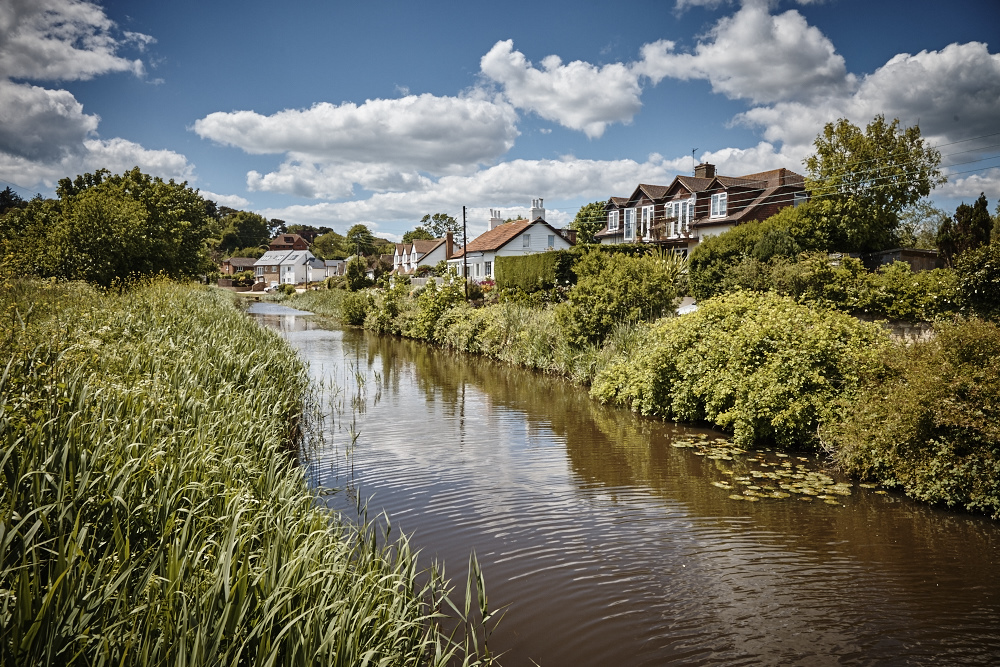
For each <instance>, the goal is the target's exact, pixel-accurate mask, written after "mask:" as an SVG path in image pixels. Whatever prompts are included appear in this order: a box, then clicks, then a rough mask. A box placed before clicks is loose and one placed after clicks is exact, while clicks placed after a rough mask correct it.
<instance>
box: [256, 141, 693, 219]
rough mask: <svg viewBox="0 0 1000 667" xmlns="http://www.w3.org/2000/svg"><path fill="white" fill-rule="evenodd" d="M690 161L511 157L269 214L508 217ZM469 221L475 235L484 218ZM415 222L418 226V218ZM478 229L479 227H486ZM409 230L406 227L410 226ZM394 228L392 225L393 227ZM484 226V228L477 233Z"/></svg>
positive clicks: (556, 213) (682, 168) (613, 188)
mask: <svg viewBox="0 0 1000 667" xmlns="http://www.w3.org/2000/svg"><path fill="white" fill-rule="evenodd" d="M689 168H690V158H689V157H684V158H679V159H677V160H673V161H670V160H665V159H664V158H663V157H662V156H660V155H655V154H654V155H651V156H650V157H649V158H648V159H647V160H646V161H645V162H636V161H635V160H612V161H602V160H580V159H574V158H565V159H561V160H512V161H510V162H503V163H501V164H498V165H495V166H493V167H490V168H488V169H483V170H481V171H479V172H476V173H475V174H471V175H456V176H444V177H442V178H440V179H439V180H438V181H437V182H429V183H428V184H427V185H426V187H425V188H423V189H421V190H420V191H418V192H399V191H391V192H382V193H376V194H374V195H372V196H370V197H368V198H367V199H358V200H354V201H348V202H339V203H320V204H313V205H306V206H289V207H286V208H281V209H270V210H268V211H267V212H265V215H267V216H268V217H278V218H281V219H283V220H286V221H288V222H290V223H293V224H294V223H299V224H326V225H330V226H334V225H340V226H350V225H352V224H354V223H356V222H364V223H366V224H369V225H372V226H373V228H376V229H377V227H378V225H380V224H389V223H394V222H396V221H401V220H402V221H405V220H410V221H412V224H413V225H415V224H417V222H418V221H419V219H420V216H422V215H423V214H424V213H428V212H438V211H441V212H446V213H449V214H450V215H453V216H456V217H459V216H461V212H462V208H461V207H462V204H463V203H464V204H466V205H467V206H468V207H469V209H470V213H469V216H470V220H472V217H473V211H479V212H480V213H482V215H479V214H478V213H476V214H475V215H477V216H479V217H480V218H481V219H482V221H483V222H482V224H483V225H484V226H485V220H486V219H487V218H488V217H489V216H488V213H487V212H488V209H489V208H491V207H500V208H501V209H502V210H503V212H504V215H505V216H508V215H509V216H515V215H518V214H525V215H526V214H527V213H528V206H529V203H530V201H531V199H532V198H534V197H542V198H544V199H546V201H547V202H548V203H550V204H552V203H555V202H559V201H573V200H578V199H586V200H587V201H592V200H596V199H606V198H607V197H610V196H611V195H629V194H631V193H632V190H634V189H635V187H636V185H637V184H638V183H663V184H666V183H669V182H670V181H671V180H673V177H674V175H675V174H676V173H678V172H686V171H687V170H688V169H689ZM547 210H548V215H547V218H548V219H549V221H550V222H553V223H556V224H559V225H565V224H568V223H569V220H571V219H572V217H573V215H575V214H576V209H575V208H574V209H573V210H571V211H561V210H558V208H557V207H551V206H550V207H547ZM478 224H479V223H478V222H476V221H474V220H473V221H472V222H470V234H472V229H473V228H475V229H479V228H478V227H474V225H478ZM411 226H412V225H411ZM484 229H485V227H484V228H483V229H479V231H484ZM402 231H405V229H403V230H402ZM386 233H390V232H388V231H387V232H386ZM477 233H478V232H477Z"/></svg>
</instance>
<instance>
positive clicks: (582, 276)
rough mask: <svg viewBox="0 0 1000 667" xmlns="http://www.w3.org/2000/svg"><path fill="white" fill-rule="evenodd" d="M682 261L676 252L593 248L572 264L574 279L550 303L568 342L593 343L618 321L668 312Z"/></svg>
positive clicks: (599, 339) (674, 298)
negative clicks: (639, 253) (561, 299)
mask: <svg viewBox="0 0 1000 667" xmlns="http://www.w3.org/2000/svg"><path fill="white" fill-rule="evenodd" d="M682 268H683V260H681V259H679V258H678V257H677V256H676V255H658V256H657V255H650V256H645V257H634V256H631V255H627V254H614V255H608V254H605V253H601V252H599V251H597V250H593V251H590V252H588V253H586V254H584V255H583V256H582V257H581V258H580V260H579V261H578V262H577V264H576V274H577V283H576V285H575V286H574V287H573V288H572V289H571V290H570V291H569V294H568V298H567V300H566V302H565V303H562V304H560V305H558V306H557V307H556V316H557V321H558V322H559V324H560V325H561V326H562V327H563V328H564V329H565V331H566V336H567V338H568V340H569V341H570V342H571V343H573V344H574V345H577V346H579V347H582V346H584V345H586V344H588V343H597V342H600V341H601V340H603V339H604V337H605V336H606V335H607V334H608V332H609V331H611V329H612V327H614V326H615V324H617V323H619V322H640V321H644V320H652V319H655V318H657V317H660V316H662V315H664V314H666V313H668V312H670V311H672V310H673V307H674V304H675V301H676V298H677V294H678V289H677V285H676V282H677V280H678V278H679V276H680V274H681V271H682Z"/></svg>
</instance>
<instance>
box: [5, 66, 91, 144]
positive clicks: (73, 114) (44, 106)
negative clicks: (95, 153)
mask: <svg viewBox="0 0 1000 667" xmlns="http://www.w3.org/2000/svg"><path fill="white" fill-rule="evenodd" d="M99 120H100V119H99V118H98V117H97V116H92V115H88V114H85V113H83V105H82V104H80V103H79V102H78V101H77V100H76V98H75V97H73V95H72V93H70V92H69V91H66V90H47V89H45V88H40V87H38V86H31V85H27V84H19V83H12V82H10V81H5V80H2V79H0V152H2V153H8V154H10V155H12V156H18V157H22V158H27V159H30V160H41V161H53V160H59V159H61V158H63V157H65V156H67V155H69V154H72V153H76V152H80V151H81V150H82V148H83V140H84V139H86V138H87V137H88V136H89V135H91V134H92V133H93V132H94V131H95V130H96V129H97V123H98V121H99Z"/></svg>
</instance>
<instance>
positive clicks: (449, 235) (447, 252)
mask: <svg viewBox="0 0 1000 667" xmlns="http://www.w3.org/2000/svg"><path fill="white" fill-rule="evenodd" d="M454 251H455V235H454V233H453V232H452V231H451V230H450V229H449V230H448V231H447V232H445V234H444V257H445V259H451V256H452V254H453V253H454Z"/></svg>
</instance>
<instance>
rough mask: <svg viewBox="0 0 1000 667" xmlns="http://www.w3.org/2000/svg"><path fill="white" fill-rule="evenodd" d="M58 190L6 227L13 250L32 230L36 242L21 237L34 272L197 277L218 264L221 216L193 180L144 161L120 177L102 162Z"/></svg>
mask: <svg viewBox="0 0 1000 667" xmlns="http://www.w3.org/2000/svg"><path fill="white" fill-rule="evenodd" d="M56 192H57V193H58V194H59V201H52V200H48V201H42V200H39V201H37V202H36V201H34V200H33V201H32V202H31V203H30V204H29V206H28V207H27V208H26V209H25V210H24V211H23V212H20V213H23V216H18V218H17V219H16V220H11V221H9V223H8V224H6V225H4V228H3V229H2V230H0V236H3V237H4V246H5V249H9V248H10V247H11V243H10V240H11V237H10V234H14V233H16V234H19V235H23V234H25V233H26V232H27V231H28V230H30V232H31V235H32V237H33V238H32V243H30V244H26V243H22V244H20V245H21V253H22V254H26V255H28V256H27V257H23V258H21V259H20V260H17V261H18V262H19V266H20V268H24V269H32V270H30V271H26V272H30V273H33V274H35V275H39V276H53V277H59V278H69V279H79V280H87V281H89V282H94V283H97V284H99V285H104V286H108V285H111V284H112V283H113V282H114V281H115V280H116V279H128V278H130V277H137V276H145V275H154V274H157V273H163V274H165V275H167V276H170V277H172V278H185V277H192V276H196V275H199V274H201V273H202V272H204V271H207V270H208V269H209V268H210V267H211V263H210V261H209V256H208V248H207V244H206V242H207V240H208V238H209V236H210V235H211V232H212V226H213V221H212V220H211V219H210V218H209V217H208V215H207V213H206V208H205V200H203V199H202V198H201V197H200V196H199V195H198V193H197V192H196V191H194V190H192V189H191V188H189V187H188V186H187V183H186V182H184V183H175V182H174V181H173V180H170V181H167V182H165V181H163V179H161V178H154V177H152V176H149V175H147V174H144V173H142V172H141V171H139V169H138V167H136V168H135V169H132V170H131V171H128V172H125V173H124V174H122V175H120V176H119V175H111V172H109V171H108V170H107V169H98V170H97V171H95V172H94V173H92V174H89V173H88V174H81V175H80V176H77V177H76V179H74V180H70V179H69V178H64V179H62V180H60V181H59V185H58V187H57V189H56ZM6 217H9V216H5V218H6ZM18 228H19V231H18ZM35 237H37V239H38V242H35V240H36V238H35ZM15 241H16V239H15ZM5 254H6V253H5ZM4 262H5V263H7V262H6V258H5V259H4Z"/></svg>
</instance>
